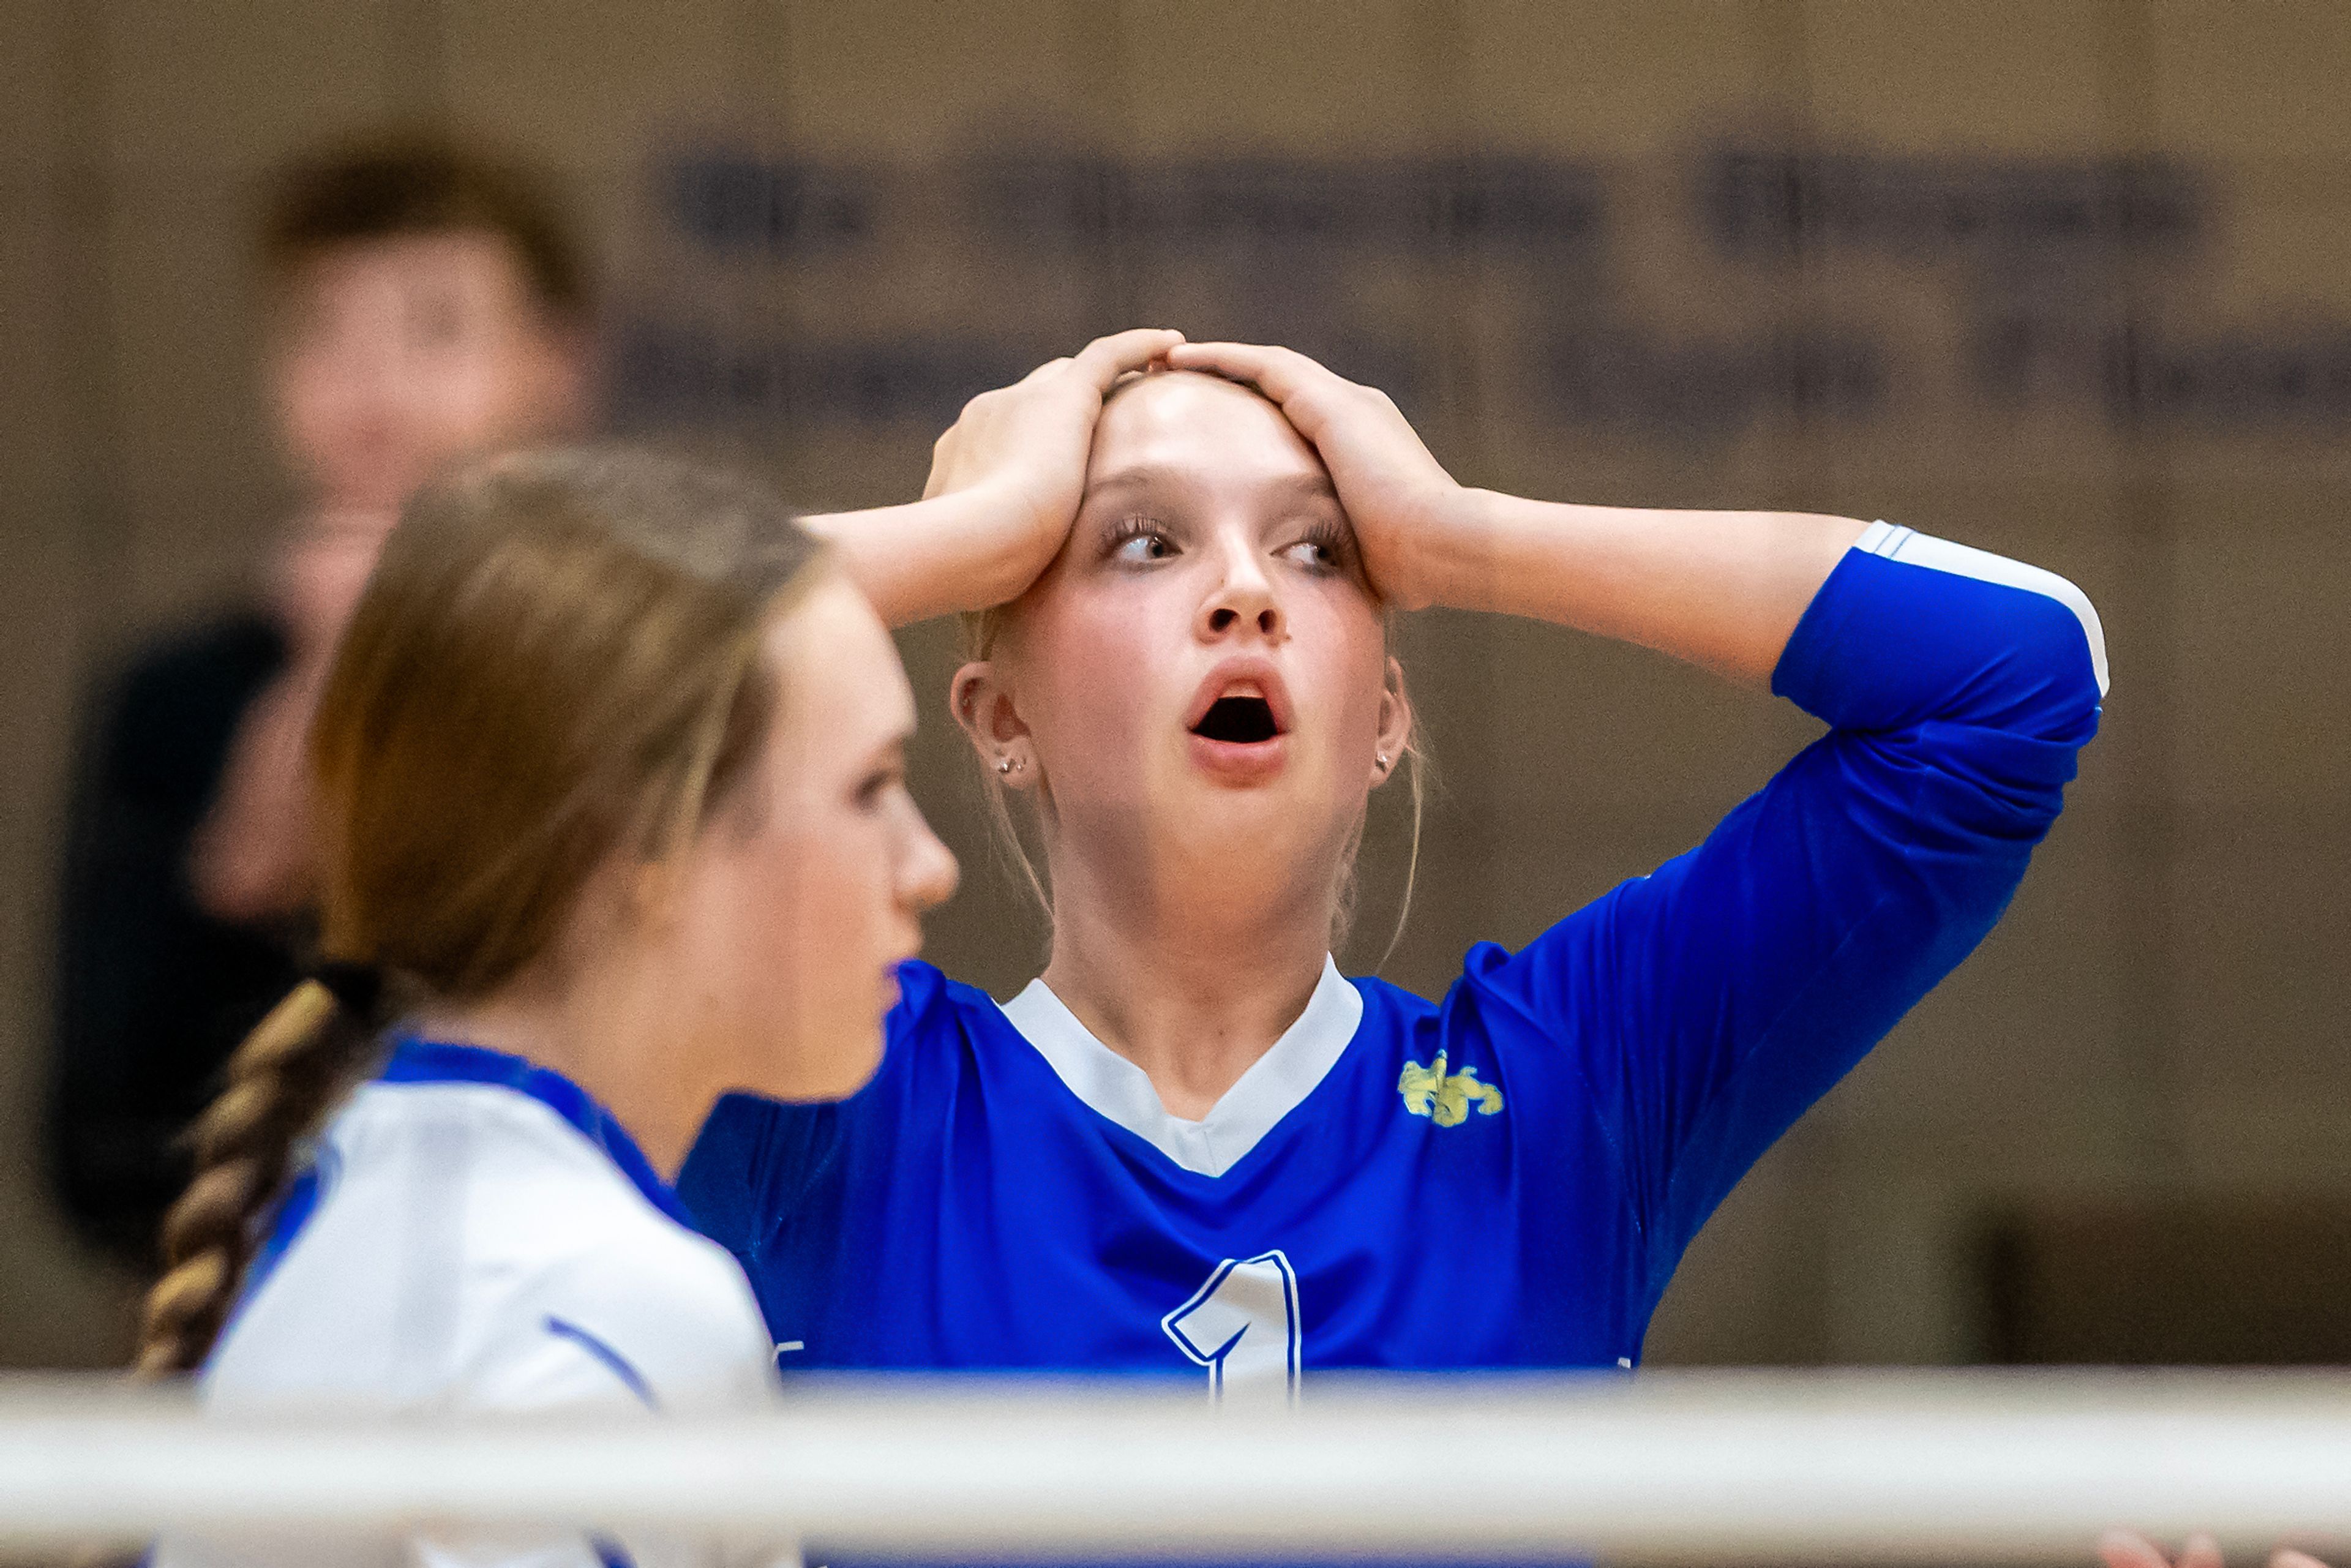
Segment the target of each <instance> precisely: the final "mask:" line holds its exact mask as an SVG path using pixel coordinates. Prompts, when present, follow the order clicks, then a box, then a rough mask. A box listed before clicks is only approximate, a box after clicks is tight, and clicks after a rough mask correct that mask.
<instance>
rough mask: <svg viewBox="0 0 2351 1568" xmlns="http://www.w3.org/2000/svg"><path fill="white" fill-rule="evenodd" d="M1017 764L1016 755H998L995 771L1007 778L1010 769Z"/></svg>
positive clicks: (1010, 771)
mask: <svg viewBox="0 0 2351 1568" xmlns="http://www.w3.org/2000/svg"><path fill="white" fill-rule="evenodd" d="M1019 766H1020V759H1019V758H1017V757H999V758H997V759H996V770H997V772H998V773H1000V774H1002V775H1004V776H1005V777H1007V778H1009V777H1010V776H1011V774H1012V770H1013V769H1014V768H1018V767H1019Z"/></svg>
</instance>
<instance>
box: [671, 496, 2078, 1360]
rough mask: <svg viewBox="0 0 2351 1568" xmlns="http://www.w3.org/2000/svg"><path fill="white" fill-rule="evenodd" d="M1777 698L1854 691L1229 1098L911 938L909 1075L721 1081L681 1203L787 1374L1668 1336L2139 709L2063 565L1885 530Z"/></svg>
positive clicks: (903, 1027)
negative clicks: (1778, 1171)
mask: <svg viewBox="0 0 2351 1568" xmlns="http://www.w3.org/2000/svg"><path fill="white" fill-rule="evenodd" d="M1772 685H1773V690H1774V691H1776V692H1777V693H1779V694H1780V695H1783V696H1785V697H1788V698H1790V699H1792V701H1794V702H1796V703H1797V704H1799V705H1800V706H1802V707H1804V708H1805V709H1806V710H1808V711H1809V712H1811V713H1813V714H1814V715H1816V716H1819V717H1821V718H1822V719H1823V720H1825V721H1826V722H1827V723H1828V725H1829V726H1830V730H1829V733H1828V734H1827V735H1826V736H1824V737H1822V738H1821V739H1819V740H1818V741H1816V742H1814V743H1813V745H1811V746H1809V747H1806V748H1805V749H1804V750H1803V751H1802V753H1801V754H1800V755H1798V756H1797V757H1796V758H1794V759H1793V760H1792V761H1791V762H1790V763H1789V764H1788V765H1787V766H1786V767H1785V768H1783V769H1782V771H1781V772H1780V773H1779V774H1778V776H1777V777H1775V778H1774V779H1772V780H1771V782H1770V784H1769V785H1767V786H1766V787H1765V788H1764V789H1762V790H1761V791H1760V792H1759V793H1757V794H1756V795H1754V796H1753V797H1751V798H1750V799H1749V800H1746V801H1745V802H1743V803H1742V804H1740V806H1739V807H1738V808H1737V809H1736V810H1733V811H1732V812H1731V813H1730V814H1729V817H1728V818H1726V819H1725V820H1724V821H1722V823H1721V824H1720V825H1719V827H1718V828H1716V830H1715V831H1713V832H1712V833H1711V834H1710V835H1709V836H1708V839H1707V840H1706V841H1705V842H1704V843H1703V844H1701V845H1699V846H1698V848H1697V849H1695V850H1692V851H1690V852H1687V853H1686V854H1684V855H1681V856H1680V857H1678V858H1677V859H1675V860H1673V861H1671V862H1667V864H1665V865H1663V866H1661V867H1659V868H1658V869H1657V870H1656V872H1654V873H1651V874H1649V875H1647V876H1643V877H1638V878H1635V880H1633V881H1630V882H1627V883H1625V884H1623V885H1622V886H1620V887H1618V888H1616V889H1614V891H1613V892H1611V893H1609V894H1606V895H1604V897H1602V898H1600V899H1598V900H1596V901H1595V902H1593V904H1589V905H1587V906H1586V907H1584V908H1583V909H1581V910H1578V911H1577V912H1575V913H1574V914H1573V915H1569V916H1568V917H1567V918H1566V919H1564V920H1562V921H1561V922H1560V923H1559V924H1558V925H1554V926H1552V928H1551V929H1550V930H1549V931H1547V932H1545V933H1544V934H1543V935H1542V936H1539V937H1538V938H1536V939H1535V940H1534V941H1533V942H1531V944H1529V945H1528V946H1526V947H1524V948H1523V949H1521V950H1520V951H1519V952H1517V953H1509V952H1505V951H1504V950H1503V949H1501V948H1500V947H1499V946H1493V945H1491V944H1480V945H1479V946H1475V947H1472V948H1471V949H1470V950H1469V952H1468V956H1467V957H1466V959H1465V960H1464V963H1463V968H1462V974H1461V977H1460V978H1459V979H1458V980H1457V981H1456V982H1455V983H1454V984H1453V986H1452V987H1451V988H1450V989H1449V990H1447V993H1446V994H1445V996H1444V997H1443V998H1441V999H1440V1000H1437V1001H1435V1002H1430V1001H1427V1000H1425V999H1423V998H1420V997H1417V996H1414V995H1411V994H1408V993H1406V992H1405V991H1403V990H1400V989H1398V988H1395V987H1394V986H1391V985H1387V984H1384V983H1383V982H1381V981H1378V980H1372V979H1356V980H1345V979H1342V978H1340V977H1339V976H1338V975H1337V973H1336V971H1335V970H1331V971H1329V972H1326V973H1325V975H1324V976H1323V978H1322V984H1321V985H1320V986H1319V987H1318V988H1317V989H1316V990H1315V992H1314V994H1313V998H1312V1000H1311V1003H1310V1004H1309V1006H1308V1007H1307V1009H1306V1011H1305V1013H1304V1015H1303V1016H1302V1017H1301V1019H1299V1020H1298V1022H1297V1024H1296V1025H1295V1026H1293V1027H1292V1028H1291V1029H1290V1031H1289V1032H1288V1033H1287V1034H1285V1035H1284V1036H1283V1037H1282V1039H1281V1040H1280V1041H1279V1042H1278V1043H1277V1044H1276V1045H1275V1046H1274V1047H1273V1048H1272V1050H1271V1051H1269V1052H1268V1053H1267V1055H1266V1056H1265V1057H1264V1058H1263V1059H1262V1060H1261V1061H1259V1062H1258V1063H1257V1064H1256V1065H1255V1066H1253V1067H1252V1068H1251V1069H1250V1070H1249V1072H1248V1073H1247V1074H1246V1075H1245V1076H1244V1077H1243V1078H1242V1079H1241V1080H1240V1082H1238V1083H1237V1084H1236V1085H1235V1086H1234V1088H1233V1090H1232V1091H1231V1092H1229V1093H1228V1095H1227V1096H1226V1097H1225V1099H1224V1100H1223V1101H1221V1102H1219V1103H1218V1104H1217V1106H1216V1107H1215V1109H1214V1110H1213V1111H1212V1112H1211V1113H1210V1114H1209V1116H1208V1118H1207V1120H1206V1121H1203V1122H1198V1123H1192V1122H1181V1121H1177V1120H1176V1119H1175V1118H1173V1117H1171V1116H1169V1115H1168V1114H1167V1113H1165V1110H1164V1109H1162V1107H1161V1106H1160V1104H1159V1102H1158V1099H1157V1097H1156V1096H1155V1094H1154V1093H1153V1092H1152V1091H1151V1087H1150V1084H1149V1082H1148V1081H1147V1080H1146V1079H1144V1075H1143V1074H1142V1072H1141V1071H1139V1070H1137V1069H1136V1068H1135V1067H1134V1065H1133V1064H1132V1063H1130V1062H1128V1061H1125V1060H1124V1059H1123V1058H1121V1057H1119V1056H1118V1055H1116V1054H1115V1053H1114V1052H1113V1051H1110V1050H1108V1049H1107V1048H1106V1047H1104V1046H1103V1045H1102V1043H1101V1042H1100V1041H1099V1040H1095V1039H1094V1038H1093V1037H1092V1035H1091V1034H1089V1033H1088V1032H1087V1031H1086V1030H1085V1028H1084V1026H1083V1025H1082V1024H1081V1023H1080V1022H1079V1021H1078V1020H1077V1019H1075V1018H1074V1017H1073V1016H1072V1015H1071V1013H1070V1012H1069V1011H1068V1009H1066V1008H1063V1007H1062V1006H1061V1004H1060V1002H1059V1001H1058V999H1056V998H1054V997H1053V996H1052V994H1051V993H1050V990H1047V989H1045V988H1043V986H1042V984H1041V983H1040V984H1038V985H1035V986H1031V987H1030V988H1029V990H1028V991H1026V992H1024V993H1022V994H1021V995H1020V996H1019V998H1015V999H1014V1000H1013V1001H1012V1002H1010V1003H1008V1004H1006V1005H1004V1006H1001V1007H999V1006H998V1004H997V1003H996V1002H994V1001H992V1000H990V999H989V998H987V996H985V995H983V994H982V993H980V992H979V991H977V990H974V989H972V988H969V987H967V986H961V985H957V984H955V983H953V982H950V981H948V980H946V978H945V977H942V976H941V975H939V973H938V972H937V971H936V970H935V969H932V968H929V967H926V966H922V965H914V966H910V967H908V968H907V969H906V970H905V971H904V998H903V1000H902V1002H901V1004H900V1006H899V1007H898V1008H897V1009H896V1010H895V1011H894V1012H893V1014H892V1016H891V1019H890V1022H889V1029H888V1040H889V1044H888V1051H887V1055H886V1058H885V1060H884V1061H883V1066H882V1069H881V1071H880V1072H879V1074H878V1075H877V1076H876V1078H875V1080H874V1081H873V1082H872V1084H871V1085H870V1086H868V1087H867V1088H866V1089H865V1090H864V1091H863V1092H861V1093H860V1094H859V1095H857V1096H856V1097H855V1098H854V1099H852V1100H850V1101H848V1102H845V1103H841V1104H838V1105H821V1106H820V1105H806V1106H788V1105H779V1104H775V1103H768V1102H764V1101H761V1100H758V1099H755V1098H751V1097H747V1096H734V1097H730V1098H728V1099H727V1100H726V1101H724V1102H722V1103H721V1105H720V1107H719V1109H718V1111H717V1113H716V1114H715V1115H714V1117H713V1119H712V1121H711V1123H710V1124H709V1126H708V1127H707V1129H706V1130H705V1133H704V1135H703V1137H702V1140H701V1142H700V1144H699V1145H698V1146H697V1148H696V1149H695V1153H694V1155H693V1156H692V1158H691V1159H690V1161H689V1162H688V1165H687V1167H686V1170H685V1172H684V1177H683V1179H682V1181H681V1185H680V1192H681V1196H682V1197H684V1199H685V1201H686V1202H687V1204H688V1207H690V1208H691V1209H693V1211H694V1212H695V1215H696V1217H697V1219H698V1221H699V1222H700V1223H702V1224H703V1225H704V1226H705V1228H707V1229H708V1231H709V1232H710V1234H712V1235H713V1236H715V1237H716V1238H717V1239H719V1240H720V1241H722V1242H723V1243H724V1244H725V1245H726V1246H727V1247H728V1248H729V1249H732V1250H733V1251H734V1252H735V1254H736V1256H737V1258H738V1259H740V1260H741V1261H742V1262H743V1264H744V1266H745V1269H746V1270H747V1272H748V1274H749V1275H750V1278H751V1280H752V1281H753V1285H754V1288H755V1290H756V1291H757V1292H758V1297H759V1301H760V1305H761V1308H762V1310H763V1311H764V1312H765V1314H766V1316H767V1320H768V1327H769V1329H770V1330H771V1331H772V1332H773V1333H774V1335H775V1337H776V1338H777V1340H778V1342H779V1343H780V1344H781V1345H782V1346H783V1349H782V1351H781V1353H780V1354H779V1358H778V1359H779V1362H780V1363H781V1364H783V1365H785V1366H786V1367H787V1368H789V1367H794V1366H799V1367H811V1368H813V1367H827V1368H844V1367H846V1368H930V1369H998V1370H1010V1369H1022V1370H1048V1369H1050V1370H1058V1371H1082V1372H1117V1373H1127V1374H1166V1375H1175V1376H1183V1377H1189V1378H1193V1379H1196V1380H1199V1381H1202V1382H1204V1383H1205V1384H1206V1385H1207V1386H1208V1387H1210V1388H1213V1389H1217V1390H1220V1391H1221V1392H1222V1393H1224V1394H1225V1395H1226V1396H1249V1397H1260V1396H1265V1397H1276V1398H1279V1397H1284V1396H1287V1395H1288V1394H1289V1393H1290V1391H1292V1390H1294V1389H1295V1387H1296V1385H1297V1383H1298V1380H1299V1379H1300V1377H1301V1375H1304V1374H1310V1373H1311V1372H1313V1371H1316V1370H1319V1369H1323V1368H1341V1367H1350V1368H1352V1367H1391V1368H1427V1369H1436V1368H1469V1367H1480V1368H1535V1367H1546V1368H1571V1367H1603V1368H1605V1367H1614V1366H1620V1365H1630V1364H1633V1363H1634V1362H1635V1361H1637V1359H1638V1358H1639V1355H1640V1352H1641V1342H1642V1336H1643V1333H1644V1332H1645V1330H1646V1325H1647V1323H1648V1321H1649V1317H1650V1313H1651V1312H1652V1310H1653V1309H1654V1308H1655V1307H1656V1302H1657V1300H1658V1297H1659V1296H1660V1294H1661V1293H1662V1292H1663V1291H1664V1290H1665V1288H1666V1284H1667V1280H1668V1279H1669V1278H1670V1277H1671V1275H1672V1273H1673V1271H1674V1268H1675V1265H1676V1263H1677V1261H1678V1260H1679V1259H1680V1258H1681V1256H1682V1252H1683V1250H1684V1249H1685V1248H1687V1246H1688V1244H1689V1241H1690V1239H1691V1238H1692V1237H1693V1236H1694V1235H1695V1234H1696V1233H1697V1231H1698V1227H1699V1226H1700V1225H1702V1224H1703V1223H1704V1222H1705V1220H1706V1218H1707V1217H1708V1215H1709V1214H1711V1213H1712V1212H1713V1211H1714V1208H1715V1207H1716V1206H1717V1205H1718V1204H1719V1203H1720V1202H1721V1200H1722V1198H1723V1197H1724V1196H1725V1195H1726V1194H1727V1193H1729V1190H1730V1188H1731V1186H1733V1185H1734V1184H1735V1183H1736V1182H1737V1181H1738V1180H1739V1178H1740V1176H1741V1175H1742V1174H1743V1173H1744V1172H1745V1171H1746V1170H1747V1169H1748V1167H1749V1166H1750V1165H1752V1164H1753V1163H1754V1161H1755V1160H1756V1158H1757V1157H1758V1156H1759V1155H1761V1154H1762V1153H1763V1151H1764V1150H1765V1149H1766V1148H1768V1147H1769V1146H1770V1145H1771V1143H1772V1141H1773V1140H1774V1139H1776V1138H1777V1137H1779V1135H1780V1134H1781V1133H1782V1132H1783V1131H1784V1130H1785V1129H1786V1128H1787V1127H1788V1126H1789V1124H1791V1123H1792V1122H1793V1121H1794V1120H1795V1119H1796V1117H1797V1116H1799V1115H1800V1114H1802V1112H1803V1111H1804V1109H1805V1108H1806V1107H1807V1106H1809V1105H1810V1104H1812V1103H1813V1101H1814V1100H1815V1099H1817V1098H1818V1097H1819V1096H1820V1095H1821V1094H1822V1093H1823V1092H1825V1091H1826V1090H1827V1089H1828V1088H1829V1087H1830V1086H1831V1085H1832V1084H1834V1083H1835V1082H1836V1081H1837V1080H1838V1079H1839V1078H1840V1077H1842V1076H1843V1075H1844V1073H1845V1072H1846V1071H1848V1070H1849V1069H1851V1068H1852V1067H1853V1065H1854V1064H1855V1062H1856V1061H1859V1060H1860V1059H1861V1057H1862V1056H1863V1054H1864V1053H1865V1052H1866V1051H1868V1050H1869V1048H1870V1047H1871V1045H1873V1044H1874V1043H1875V1042H1876V1040H1879V1039H1880V1038H1881V1037H1882V1036H1884V1035H1885V1033H1886V1031H1887V1030H1889V1029H1891V1028H1892V1027H1893V1026H1894V1024H1895V1022H1896V1020H1897V1019H1900V1018H1901V1017H1902V1015H1903V1013H1904V1012H1905V1011H1906V1010H1907V1009H1909V1008H1910V1007H1911V1006H1912V1004H1914V1003H1915V1002H1917V1000H1918V998H1921V997H1922V996H1924V995H1925V994H1926V993H1927V991H1928V989H1929V988H1932V987H1933V986H1934V985H1935V984H1936V982H1937V981H1938V980H1940V979H1941V978H1942V977H1943V976H1944V975H1945V974H1947V973H1949V971H1950V969H1951V968H1952V967H1953V966H1954V965H1956V964H1958V963H1959V960H1960V959H1961V958H1963V957H1965V956H1967V954H1968V953H1969V952H1970V950H1971V949H1972V948H1973V947H1974V946H1976V944H1977V943H1978V942H1979V941H1980V940H1981V938H1982V937H1983V936H1984V934H1985V933H1986V932H1987V931H1989V930H1990V929H1991V925H1992V924H1993V922H1995V921H1996V920H1998V919H1999V917H2000V915H2001V910H2002V909H2003V908H2004V907H2005V906H2006V905H2007V903H2008V900H2009V897H2010V895H2011V894H2012V893H2013V892H2014V891H2015V888H2016V885H2017V882H2018V879H2019V878H2021V877H2022V875H2023V873H2024V869H2025V862H2026V860H2027V858H2028V857H2029V856H2030V854H2031V853H2032V848H2033V846H2034V845H2035V844H2036V843H2038V842H2039V841H2040V840H2041V838H2042V837H2043V834H2044V833H2045V832H2046V831H2048V828H2049V825H2050V823H2051V821H2053V819H2054V818H2055V817H2056V815H2057V812H2058V810H2059V808H2060V806H2061V804H2062V800H2063V791H2064V786H2065V784H2066V783H2067V781H2069V780H2070V779H2072V778H2073V777H2074V754H2075V752H2076V751H2077V749H2078V748H2079V747H2081V746H2082V745H2083V744H2084V743H2085V741H2087V740H2088V739H2089V738H2090V736H2091V734H2092V732H2093V731H2094V730H2095V727H2096V725H2097V718H2098V704H2099V699H2100V697H2101V695H2102V694H2103V691H2104V687H2105V650H2104V646H2103V643H2102V641H2101V639H2100V636H2099V633H2098V630H2097V622H2096V617H2095V613H2094V612H2092V611H2091V610H2090V607H2089V605H2088V603H2087V601H2085V600H2084V599H2083V598H2082V596H2081V594H2080V593H2079V591H2077V590H2075V589H2074V587H2073V586H2072V585H2071V584H2070V583H2067V582H2065V581H2064V580H2062V579H2059V578H2056V577H2053V576H2052V575H2050V574H2048V573H2046V572H2042V571H2039V570H2036V569H2033V568H2030V567H2023V566H2020V565H2018V564H2017V563H2015V562H2011V561H2006V560H2002V559H2000V558H1997V557H1993V556H1989V555H1985V554H1983V553H1982V552H1980V551H1975V550H1970V549H1965V548H1964V547H1960V546H1956V545H1951V544H1949V543H1946V542H1945V541H1941V540H1937V539H1930V538H1924V537H1923V536H1919V535H1916V534H1913V533H1911V532H1910V531H1909V530H1907V529H1900V528H1887V527H1886V525H1884V524H1879V525H1877V526H1876V527H1874V528H1871V529H1870V530H1869V532H1868V533H1867V534H1866V535H1865V536H1864V538H1863V539H1862V541H1861V543H1860V544H1859V545H1857V546H1856V547H1855V549H1853V550H1851V551H1849V552H1848V553H1847V554H1846V556H1845V557H1844V559H1843V560H1842V561H1841V562H1840V563H1839V564H1838V566H1837V568H1836V570H1835V571H1834V573H1833V574H1832V575H1831V576H1830V578H1829V579H1828V580H1827V582H1826V583H1825V584H1824V585H1823V587H1822V589H1821V590H1820V591H1819V593H1818V594H1817V596H1816V597H1815V598H1814V600H1813V603H1812V604H1811V606H1810V607H1809V608H1808V609H1807V610H1806V612H1805V613H1804V615H1803V617H1802V622H1801V624H1799V626H1798V627H1797V629H1796V631H1795V633H1794V635H1793V637H1792V640H1791V641H1790V643H1789V644H1788V646H1787V649H1786V651H1785V653H1784V654H1783V655H1782V659H1781V661H1780V664H1779V666H1778V668H1777V670H1776V672H1775V674H1774V676H1773V682H1772Z"/></svg>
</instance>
